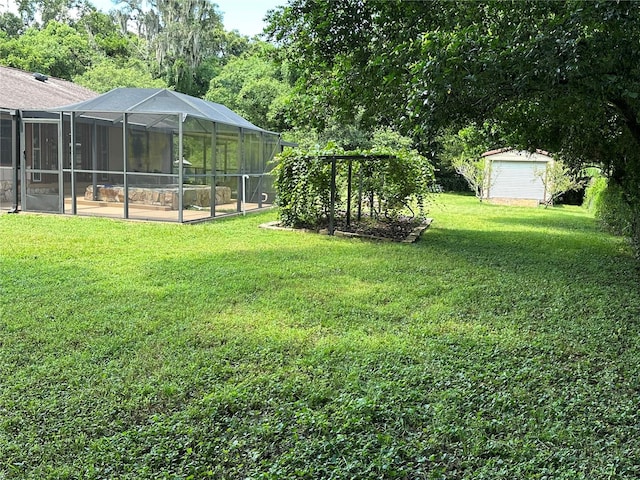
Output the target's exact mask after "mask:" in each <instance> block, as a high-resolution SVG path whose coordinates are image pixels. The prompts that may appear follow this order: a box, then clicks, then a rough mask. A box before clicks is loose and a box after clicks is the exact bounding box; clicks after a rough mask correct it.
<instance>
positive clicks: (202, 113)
mask: <svg viewBox="0 0 640 480" xmlns="http://www.w3.org/2000/svg"><path fill="white" fill-rule="evenodd" d="M55 110H56V111H61V112H76V113H81V114H85V116H91V114H92V113H96V114H105V113H106V114H123V113H132V114H143V115H150V114H165V115H170V114H176V115H177V114H183V115H189V116H192V117H195V118H199V119H204V120H209V121H212V122H216V123H223V124H227V125H233V126H236V127H242V128H247V129H251V130H257V131H264V130H263V129H261V128H260V127H257V126H255V125H254V124H253V123H251V122H249V121H248V120H246V119H244V118H242V117H241V116H240V115H238V114H237V113H235V112H234V111H233V110H231V109H229V108H227V107H225V106H224V105H221V104H219V103H213V102H209V101H207V100H202V99H200V98H195V97H191V96H189V95H185V94H184V93H178V92H174V91H171V90H167V89H161V88H116V89H114V90H111V91H110V92H107V93H105V94H103V95H100V96H99V97H97V98H93V99H91V100H87V101H84V102H80V103H76V104H73V105H67V106H63V107H58V108H56V109H55Z"/></svg>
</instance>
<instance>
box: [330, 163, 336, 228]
mask: <svg viewBox="0 0 640 480" xmlns="http://www.w3.org/2000/svg"><path fill="white" fill-rule="evenodd" d="M329 204H330V205H329V235H333V233H334V232H335V215H336V157H332V158H331V197H330V199H329Z"/></svg>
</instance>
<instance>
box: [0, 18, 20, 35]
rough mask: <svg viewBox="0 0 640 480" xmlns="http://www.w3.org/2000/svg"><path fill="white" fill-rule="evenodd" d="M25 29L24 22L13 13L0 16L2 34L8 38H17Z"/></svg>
mask: <svg viewBox="0 0 640 480" xmlns="http://www.w3.org/2000/svg"><path fill="white" fill-rule="evenodd" d="M23 29H24V24H23V23H22V20H21V19H20V17H18V16H17V15H15V14H13V13H11V12H4V13H2V14H0V32H4V34H5V35H6V37H7V38H17V37H19V36H20V34H21V33H22V31H23Z"/></svg>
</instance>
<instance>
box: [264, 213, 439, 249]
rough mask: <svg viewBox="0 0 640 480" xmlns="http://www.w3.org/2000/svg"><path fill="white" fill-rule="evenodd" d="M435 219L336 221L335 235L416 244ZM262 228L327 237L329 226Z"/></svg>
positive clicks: (274, 225)
mask: <svg viewBox="0 0 640 480" xmlns="http://www.w3.org/2000/svg"><path fill="white" fill-rule="evenodd" d="M432 221H433V219H431V218H427V219H424V220H416V219H414V218H407V217H401V218H398V219H386V218H385V219H371V218H365V219H362V220H361V221H359V222H356V221H351V224H350V225H347V224H346V220H345V219H344V218H338V219H336V226H335V232H334V235H335V236H337V237H355V238H365V239H370V240H381V241H390V242H401V243H414V242H415V241H417V240H418V239H419V238H420V235H422V233H423V232H424V231H425V230H426V229H427V227H429V225H431V222H432ZM260 227H261V228H269V229H275V230H298V231H304V232H312V233H320V234H324V235H327V234H328V233H329V230H328V226H324V227H323V228H318V229H309V228H291V227H284V226H282V225H280V222H278V221H276V222H269V223H265V224H262V225H260Z"/></svg>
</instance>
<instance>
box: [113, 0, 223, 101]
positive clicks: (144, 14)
mask: <svg viewBox="0 0 640 480" xmlns="http://www.w3.org/2000/svg"><path fill="white" fill-rule="evenodd" d="M125 3H126V6H125V7H123V8H122V9H121V10H120V14H119V19H120V23H121V24H123V25H125V26H126V25H127V23H128V21H129V20H131V21H133V22H134V23H135V24H136V25H137V28H138V35H139V36H140V37H142V38H143V39H144V40H146V42H147V45H148V48H149V53H150V60H152V61H153V65H154V69H155V72H156V73H157V74H158V75H159V76H161V77H162V78H163V79H164V80H165V82H166V83H167V84H168V85H170V86H173V87H175V89H176V90H177V91H180V92H182V93H186V94H189V95H193V96H202V95H203V94H204V93H205V91H206V86H207V85H208V81H209V78H206V79H202V78H199V77H198V76H199V75H200V74H203V73H204V74H206V73H207V72H208V71H210V70H208V69H201V68H200V67H201V66H202V65H203V63H204V62H205V61H206V60H207V59H210V58H212V57H216V56H217V55H218V54H219V52H220V51H221V49H222V44H223V38H224V29H223V26H222V16H221V14H220V12H219V11H218V10H217V5H216V4H215V3H212V2H211V1H210V0H151V1H149V2H141V1H139V0H127V1H126V2H125Z"/></svg>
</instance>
